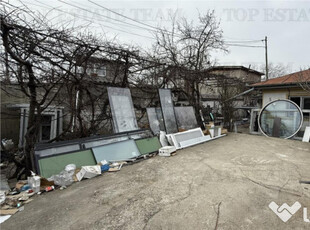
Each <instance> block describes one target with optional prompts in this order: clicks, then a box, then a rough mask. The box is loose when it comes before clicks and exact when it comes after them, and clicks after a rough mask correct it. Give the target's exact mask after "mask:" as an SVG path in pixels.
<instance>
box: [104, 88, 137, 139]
mask: <svg viewBox="0 0 310 230" xmlns="http://www.w3.org/2000/svg"><path fill="white" fill-rule="evenodd" d="M108 95H109V101H110V106H111V112H112V118H113V125H114V131H115V133H120V132H127V131H132V130H137V129H139V128H138V124H137V120H136V115H135V110H134V107H133V103H132V100H131V94H130V91H129V89H128V88H115V87H108Z"/></svg>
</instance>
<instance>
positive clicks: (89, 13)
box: [10, 0, 310, 71]
mask: <svg viewBox="0 0 310 230" xmlns="http://www.w3.org/2000/svg"><path fill="white" fill-rule="evenodd" d="M61 1H64V2H66V3H67V4H66V3H64V2H60V1H58V0H53V1H51V0H48V1H47V0H25V1H22V2H23V3H24V4H26V5H28V6H29V7H30V9H32V10H40V11H41V12H42V13H44V12H47V11H48V10H49V9H50V8H49V7H50V6H54V7H55V6H56V7H58V8H57V9H58V10H53V11H52V12H50V13H49V14H48V16H49V18H54V19H53V20H55V21H57V22H59V23H66V22H68V21H70V20H71V22H72V19H73V18H75V20H74V22H75V23H76V24H80V23H84V24H89V23H90V22H91V21H93V23H92V24H91V25H90V26H89V29H90V30H91V31H93V32H95V33H98V34H103V33H104V34H106V36H108V37H114V36H117V39H118V40H119V41H120V42H122V43H127V44H136V45H140V46H142V47H143V48H144V49H147V48H148V47H150V46H151V44H152V43H154V39H152V33H151V32H150V31H149V30H147V29H146V26H144V25H142V24H138V23H136V22H134V21H130V20H129V19H126V18H123V17H121V16H119V15H116V14H113V13H111V12H109V11H107V10H106V9H104V8H103V7H106V8H109V9H111V10H113V11H116V12H118V13H120V14H123V15H125V16H127V17H130V18H133V19H135V20H137V21H140V22H143V23H145V24H148V25H151V26H154V27H158V26H161V27H162V26H165V27H169V25H170V21H169V14H171V12H172V13H175V14H176V15H177V17H186V18H188V19H189V20H194V21H197V17H198V12H200V13H201V14H204V13H205V12H207V11H208V10H215V14H216V16H217V19H218V20H219V21H220V22H221V28H222V30H223V32H224V39H225V40H227V41H230V42H231V41H232V42H236V41H244V42H243V43H242V44H246V45H252V46H263V45H264V43H263V42H255V43H254V42H253V43H252V42H248V40H262V39H264V38H265V36H267V37H268V58H269V62H272V63H274V64H283V65H285V66H288V68H289V69H290V71H298V70H299V69H300V68H309V67H310V58H309V54H310V44H309V41H310V1H296V0H295V1H279V0H275V1H249V0H247V1H221V0H219V1H130V0H125V1H103V0H90V1H93V2H95V3H98V4H99V5H101V6H102V7H99V6H97V5H95V4H94V3H91V2H89V1H88V0H75V1H73V0H61ZM10 2H11V3H12V4H18V5H20V2H18V1H16V0H14V1H10ZM42 3H43V5H42ZM70 4H71V5H74V6H70ZM73 15H76V16H75V17H73ZM127 23H130V24H132V25H129V24H127ZM135 25H136V26H140V27H136V26H135ZM141 27H143V28H141ZM147 28H148V29H150V28H151V27H147ZM229 50H230V52H229V53H228V54H224V53H222V52H219V53H213V57H214V59H217V62H218V64H220V65H244V66H246V67H248V66H249V64H251V65H252V66H255V65H256V66H260V65H263V64H264V63H265V50H264V48H263V47H247V48H245V47H232V46H231V47H229Z"/></svg>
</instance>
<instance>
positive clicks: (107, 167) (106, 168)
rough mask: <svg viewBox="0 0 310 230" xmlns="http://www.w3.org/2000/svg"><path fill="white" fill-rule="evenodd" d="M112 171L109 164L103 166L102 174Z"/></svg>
mask: <svg viewBox="0 0 310 230" xmlns="http://www.w3.org/2000/svg"><path fill="white" fill-rule="evenodd" d="M109 169H110V166H109V165H108V164H104V165H101V173H103V172H106V171H108V170H109Z"/></svg>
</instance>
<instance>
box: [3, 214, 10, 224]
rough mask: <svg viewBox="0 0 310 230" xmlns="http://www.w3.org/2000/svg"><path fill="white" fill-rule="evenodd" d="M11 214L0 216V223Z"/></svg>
mask: <svg viewBox="0 0 310 230" xmlns="http://www.w3.org/2000/svg"><path fill="white" fill-rule="evenodd" d="M1 214H2V213H1ZM11 216H12V215H5V216H0V224H2V223H3V222H4V221H6V220H8V219H9V218H10V217H11Z"/></svg>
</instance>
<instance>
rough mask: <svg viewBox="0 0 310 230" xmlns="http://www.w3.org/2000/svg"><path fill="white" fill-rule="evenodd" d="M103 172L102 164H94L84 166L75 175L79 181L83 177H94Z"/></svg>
mask: <svg viewBox="0 0 310 230" xmlns="http://www.w3.org/2000/svg"><path fill="white" fill-rule="evenodd" d="M100 174H101V166H100V165H92V166H82V168H81V170H80V171H79V172H78V173H77V174H76V175H75V176H76V178H77V180H78V181H81V180H82V179H83V178H87V179H89V178H93V177H95V176H98V175H100Z"/></svg>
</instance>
